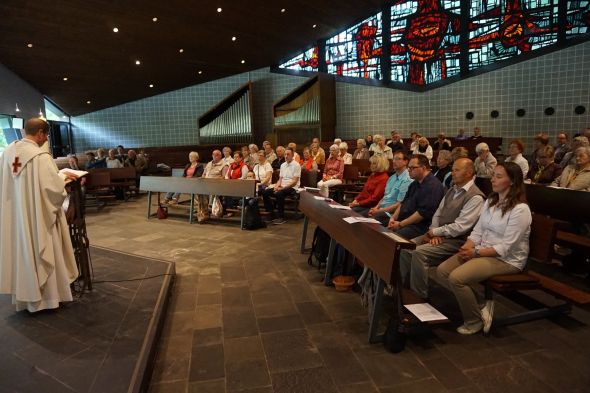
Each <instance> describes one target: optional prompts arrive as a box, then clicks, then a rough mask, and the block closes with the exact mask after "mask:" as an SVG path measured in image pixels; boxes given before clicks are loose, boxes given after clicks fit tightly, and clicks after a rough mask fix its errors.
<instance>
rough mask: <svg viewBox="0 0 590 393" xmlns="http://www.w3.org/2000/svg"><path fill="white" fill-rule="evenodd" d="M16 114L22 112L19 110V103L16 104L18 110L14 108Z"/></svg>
mask: <svg viewBox="0 0 590 393" xmlns="http://www.w3.org/2000/svg"><path fill="white" fill-rule="evenodd" d="M14 111H15V112H20V109H18V102H17V103H16V108H14Z"/></svg>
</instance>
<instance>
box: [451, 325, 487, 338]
mask: <svg viewBox="0 0 590 393" xmlns="http://www.w3.org/2000/svg"><path fill="white" fill-rule="evenodd" d="M482 327H483V323H481V322H480V323H479V325H478V327H475V328H470V327H469V326H467V325H465V324H463V325H461V326H459V327H458V328H457V333H459V334H464V335H466V336H470V335H472V334H475V333H477V332H479V331H480V330H481V328H482Z"/></svg>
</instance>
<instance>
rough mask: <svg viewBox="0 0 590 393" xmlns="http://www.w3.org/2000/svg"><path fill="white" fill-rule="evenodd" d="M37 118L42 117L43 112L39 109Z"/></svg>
mask: <svg viewBox="0 0 590 393" xmlns="http://www.w3.org/2000/svg"><path fill="white" fill-rule="evenodd" d="M39 117H43V111H42V110H41V108H39Z"/></svg>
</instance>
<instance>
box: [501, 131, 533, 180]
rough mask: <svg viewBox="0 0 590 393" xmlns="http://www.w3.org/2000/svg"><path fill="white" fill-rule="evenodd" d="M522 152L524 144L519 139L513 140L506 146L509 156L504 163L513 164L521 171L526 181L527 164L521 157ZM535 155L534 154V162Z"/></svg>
mask: <svg viewBox="0 0 590 393" xmlns="http://www.w3.org/2000/svg"><path fill="white" fill-rule="evenodd" d="M523 151H524V144H523V143H522V141H521V140H520V139H515V140H513V141H511V142H510V144H509V145H508V152H509V156H508V157H506V160H505V162H513V163H515V164H516V165H518V166H519V167H520V169H521V170H522V177H523V178H525V179H526V177H527V174H528V173H529V162H528V161H527V160H526V158H524V157H523V156H522V152H523ZM536 156H537V155H536V154H534V157H535V160H536Z"/></svg>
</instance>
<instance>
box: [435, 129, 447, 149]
mask: <svg viewBox="0 0 590 393" xmlns="http://www.w3.org/2000/svg"><path fill="white" fill-rule="evenodd" d="M432 148H433V149H434V150H448V151H451V141H450V140H448V139H447V138H446V137H445V133H444V132H442V131H441V132H439V133H438V139H437V140H436V141H434V143H433V144H432Z"/></svg>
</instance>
